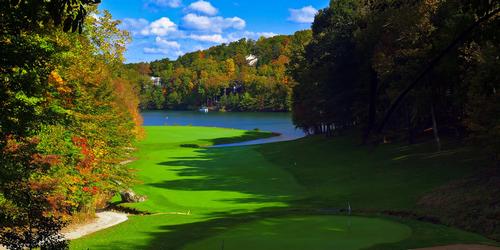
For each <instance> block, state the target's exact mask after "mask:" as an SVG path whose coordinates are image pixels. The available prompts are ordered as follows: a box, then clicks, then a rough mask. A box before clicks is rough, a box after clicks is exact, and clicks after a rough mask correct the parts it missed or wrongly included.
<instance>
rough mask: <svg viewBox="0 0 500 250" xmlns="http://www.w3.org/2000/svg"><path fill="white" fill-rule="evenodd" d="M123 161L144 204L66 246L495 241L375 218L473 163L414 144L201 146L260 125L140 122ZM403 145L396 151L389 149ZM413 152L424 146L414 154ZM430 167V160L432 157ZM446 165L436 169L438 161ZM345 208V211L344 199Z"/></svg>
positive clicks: (343, 248) (237, 137) (317, 140)
mask: <svg viewBox="0 0 500 250" xmlns="http://www.w3.org/2000/svg"><path fill="white" fill-rule="evenodd" d="M145 130H146V133H147V137H146V139H145V140H143V141H141V142H139V143H138V144H137V152H136V154H135V156H136V158H137V160H136V161H134V162H133V163H130V167H131V168H133V169H136V170H137V177H138V179H139V180H140V181H141V182H140V183H139V184H137V185H136V186H135V187H134V191H136V192H137V193H139V194H141V195H146V196H147V197H148V200H147V201H145V202H142V203H135V204H120V206H123V207H128V208H133V209H135V210H137V211H143V212H147V213H148V214H144V215H131V216H130V217H129V220H128V221H126V222H124V223H122V224H119V225H117V226H114V227H112V228H108V229H105V230H102V231H99V232H96V233H94V234H91V235H88V236H86V237H84V238H81V239H78V240H74V241H72V242H71V249H225V250H232V249H340V250H351V249H352V250H355V249H408V248H417V247H426V246H434V245H443V244H450V243H486V244H495V243H494V242H492V241H489V240H488V239H486V238H484V237H482V236H480V235H477V234H473V233H469V232H464V231H461V230H458V229H454V228H449V227H445V226H442V225H436V224H430V223H424V222H419V221H413V220H407V219H396V218H389V217H381V215H380V213H378V211H384V210H397V211H413V210H415V209H416V206H415V203H416V199H417V198H418V197H419V196H420V195H422V194H423V193H425V192H428V191H429V190H432V188H434V187H436V186H438V185H441V184H443V183H446V182H447V181H450V180H453V179H454V178H458V177H461V176H464V175H467V174H470V173H471V172H472V171H473V170H474V169H473V167H469V166H467V165H465V164H460V163H459V162H460V159H456V158H457V157H455V155H454V154H452V153H450V152H448V153H443V154H440V155H434V156H433V157H432V160H431V159H430V158H428V157H427V156H428V155H426V154H424V153H423V151H422V150H424V149H422V148H418V147H415V148H404V149H402V148H400V147H397V146H388V147H385V146H383V147H381V148H380V149H377V150H376V151H370V152H369V153H367V151H369V149H365V148H362V147H356V146H354V143H353V142H352V141H351V140H350V139H349V138H348V137H344V138H338V139H337V138H335V139H325V138H321V137H310V138H304V139H300V140H297V141H290V142H281V143H273V144H266V145H254V146H243V147H221V148H210V147H204V146H209V145H213V144H220V143H229V142H237V141H242V140H249V139H255V138H260V137H267V136H270V133H264V132H256V131H244V130H235V129H222V128H207V127H191V126H185V127H182V126H162V127H145ZM401 155H403V156H401ZM424 156H425V157H424ZM441 161H442V162H447V164H444V165H440V170H441V171H436V170H435V168H436V165H433V164H430V162H434V163H435V164H441V163H442V162H441ZM447 168H449V169H453V171H452V172H446V169H447ZM347 204H349V206H352V211H353V214H355V215H357V216H348V215H347V207H348V205H347Z"/></svg>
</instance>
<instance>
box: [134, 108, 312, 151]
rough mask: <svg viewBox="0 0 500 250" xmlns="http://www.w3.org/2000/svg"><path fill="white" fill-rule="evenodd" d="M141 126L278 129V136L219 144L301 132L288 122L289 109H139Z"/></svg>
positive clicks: (292, 136) (290, 136) (288, 137)
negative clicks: (281, 111)
mask: <svg viewBox="0 0 500 250" xmlns="http://www.w3.org/2000/svg"><path fill="white" fill-rule="evenodd" d="M142 116H143V117H144V125H145V126H160V125H184V126H185V125H192V126H208V127H221V128H236V129H245V130H252V129H255V128H258V129H260V130H262V131H272V132H278V133H280V134H281V136H275V137H272V138H266V139H259V140H253V141H247V142H241V143H233V144H230V145H229V144H227V145H219V146H239V145H252V144H261V143H269V142H278V141H289V140H295V139H298V138H300V137H303V136H304V133H303V132H302V131H301V130H296V129H295V127H294V126H293V124H292V119H291V114H290V113H257V112H208V113H202V112H198V111H146V112H143V113H142Z"/></svg>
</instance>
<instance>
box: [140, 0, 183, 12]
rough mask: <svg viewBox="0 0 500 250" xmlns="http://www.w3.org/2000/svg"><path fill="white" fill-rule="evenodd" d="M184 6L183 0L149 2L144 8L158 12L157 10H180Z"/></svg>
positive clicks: (150, 0)
mask: <svg viewBox="0 0 500 250" xmlns="http://www.w3.org/2000/svg"><path fill="white" fill-rule="evenodd" d="M181 5H182V1H181V0H148V1H146V3H145V4H144V6H145V7H146V8H148V9H152V10H156V8H165V7H168V8H178V7H180V6H181Z"/></svg>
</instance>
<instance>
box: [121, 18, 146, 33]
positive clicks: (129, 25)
mask: <svg viewBox="0 0 500 250" xmlns="http://www.w3.org/2000/svg"><path fill="white" fill-rule="evenodd" d="M148 25H149V22H148V20H146V19H144V18H138V19H135V18H124V19H123V20H122V23H121V24H120V28H121V29H125V30H128V31H129V32H130V33H131V34H132V35H133V36H135V35H139V34H140V32H141V31H142V30H143V29H145V28H146V27H147V26H148Z"/></svg>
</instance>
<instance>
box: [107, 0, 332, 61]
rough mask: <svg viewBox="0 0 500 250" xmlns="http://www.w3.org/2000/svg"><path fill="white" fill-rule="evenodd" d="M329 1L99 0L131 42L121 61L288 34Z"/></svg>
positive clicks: (306, 23)
mask: <svg viewBox="0 0 500 250" xmlns="http://www.w3.org/2000/svg"><path fill="white" fill-rule="evenodd" d="M328 3H329V0H288V1H287V0H104V1H102V3H101V4H100V7H99V8H100V9H101V10H103V9H106V10H109V11H110V12H111V14H112V15H113V17H114V18H115V19H119V20H121V21H122V24H121V28H122V29H126V30H128V31H129V32H130V33H131V35H132V38H133V42H132V43H131V44H130V45H129V46H128V50H127V52H126V54H125V57H126V59H127V62H140V61H152V60H156V59H161V58H165V57H168V58H170V59H176V58H177V57H178V56H179V55H182V54H184V53H187V52H191V51H196V50H199V49H205V48H208V47H211V46H214V45H217V44H221V43H227V42H231V41H234V40H239V39H240V38H243V37H245V38H251V39H257V38H259V37H260V36H266V37H268V36H273V35H277V34H292V33H294V32H295V31H297V30H303V29H307V28H309V27H310V25H311V22H312V20H313V18H314V14H315V13H316V12H317V10H318V9H321V8H324V7H326V6H327V5H328Z"/></svg>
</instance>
